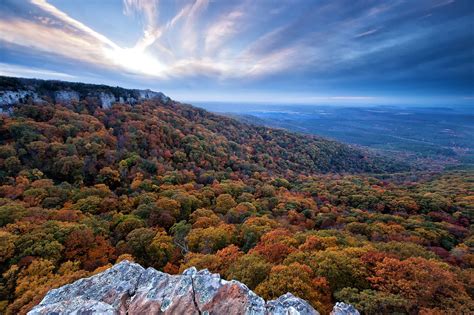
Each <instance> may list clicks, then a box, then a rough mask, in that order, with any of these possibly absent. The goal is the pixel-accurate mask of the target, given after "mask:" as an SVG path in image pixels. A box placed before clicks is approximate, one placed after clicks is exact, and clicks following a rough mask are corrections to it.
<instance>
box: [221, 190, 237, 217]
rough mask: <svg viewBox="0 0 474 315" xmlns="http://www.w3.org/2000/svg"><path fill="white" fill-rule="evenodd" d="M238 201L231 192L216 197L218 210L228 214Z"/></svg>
mask: <svg viewBox="0 0 474 315" xmlns="http://www.w3.org/2000/svg"><path fill="white" fill-rule="evenodd" d="M236 205H237V203H236V202H235V200H234V198H232V196H231V195H229V194H222V195H219V196H218V197H217V198H216V212H218V213H222V214H226V213H227V212H228V211H229V210H230V209H231V208H233V207H235V206H236Z"/></svg>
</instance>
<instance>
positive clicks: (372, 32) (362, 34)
mask: <svg viewBox="0 0 474 315" xmlns="http://www.w3.org/2000/svg"><path fill="white" fill-rule="evenodd" d="M377 32H378V28H373V29H371V30H368V31H365V32H362V33H359V34H356V35H355V36H354V37H355V38H360V37H365V36H369V35H372V34H374V33H377Z"/></svg>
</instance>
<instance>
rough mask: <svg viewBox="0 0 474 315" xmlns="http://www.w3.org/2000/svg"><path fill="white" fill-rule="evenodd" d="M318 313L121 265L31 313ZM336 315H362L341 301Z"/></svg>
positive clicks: (216, 284) (196, 275) (209, 278)
mask: <svg viewBox="0 0 474 315" xmlns="http://www.w3.org/2000/svg"><path fill="white" fill-rule="evenodd" d="M71 313H74V314H226V315H231V314H255V315H257V314H294V315H296V314H300V315H313V314H319V313H318V312H317V311H316V310H315V309H314V308H313V307H311V306H310V305H309V304H308V303H307V302H306V301H304V300H302V299H300V298H297V297H295V296H294V295H292V294H290V293H287V294H285V295H282V296H280V297H279V298H278V299H276V300H273V301H268V302H265V301H264V300H263V299H262V298H261V297H259V296H257V295H256V294H255V293H253V292H252V291H251V290H249V289H248V288H247V287H246V286H245V285H244V284H242V283H240V282H238V281H226V280H223V279H221V278H220V276H219V275H218V274H211V273H210V272H209V271H207V270H201V271H197V270H196V269H195V268H189V269H187V270H185V271H184V273H183V274H182V275H169V274H166V273H163V272H159V271H157V270H155V269H153V268H148V269H144V268H143V267H141V266H140V265H138V264H135V263H131V262H129V261H122V262H120V263H119V264H117V265H115V266H114V267H112V268H110V269H108V270H106V271H104V272H102V273H99V274H97V275H95V276H92V277H90V278H86V279H80V280H78V281H76V282H74V283H72V284H68V285H65V286H63V287H61V288H58V289H54V290H51V291H50V292H48V294H47V295H46V296H45V297H44V299H43V300H42V301H41V303H40V304H39V305H37V306H36V307H34V308H33V309H32V310H31V311H30V312H29V314H35V315H36V314H55V315H56V314H71ZM333 314H335V315H345V314H351V315H352V314H359V313H358V312H357V311H356V310H355V309H354V308H353V307H352V306H350V305H347V304H344V303H338V304H336V306H335V307H334V310H333Z"/></svg>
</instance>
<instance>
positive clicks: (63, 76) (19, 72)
mask: <svg viewBox="0 0 474 315" xmlns="http://www.w3.org/2000/svg"><path fill="white" fill-rule="evenodd" d="M0 75H5V76H21V77H26V78H40V79H41V78H45V79H60V80H71V79H74V78H76V77H75V76H73V75H70V74H67V73H63V72H57V71H51V70H48V69H42V68H32V67H25V66H20V65H12V64H7V63H0Z"/></svg>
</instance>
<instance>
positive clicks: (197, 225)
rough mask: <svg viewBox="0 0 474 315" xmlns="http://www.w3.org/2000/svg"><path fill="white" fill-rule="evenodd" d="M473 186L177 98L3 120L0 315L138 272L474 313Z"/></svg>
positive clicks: (326, 303)
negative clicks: (114, 273) (73, 285)
mask: <svg viewBox="0 0 474 315" xmlns="http://www.w3.org/2000/svg"><path fill="white" fill-rule="evenodd" d="M473 183H474V174H473V172H472V171H470V170H468V169H451V170H445V171H443V172H438V171H437V172H435V171H431V170H429V169H417V168H415V167H413V166H411V165H409V164H407V163H405V162H403V160H400V159H397V158H395V157H387V156H380V155H377V154H375V153H373V152H372V151H367V150H364V149H362V148H356V147H351V146H349V145H346V144H341V143H338V142H335V141H330V140H325V139H323V138H319V137H314V136H304V135H299V134H295V133H290V132H287V131H283V130H281V129H270V128H266V127H260V126H254V125H250V124H245V123H242V122H238V121H236V120H233V119H231V118H225V117H222V116H218V115H215V114H211V113H209V112H206V111H204V110H201V109H197V108H194V107H192V106H189V105H184V104H181V103H178V102H174V101H172V100H169V101H166V102H165V101H160V100H146V101H143V102H140V103H139V104H136V105H129V104H118V103H117V104H115V105H113V106H111V107H110V108H103V107H102V106H100V104H99V102H98V100H97V99H96V98H85V99H82V100H80V101H74V102H71V103H70V104H59V103H56V102H53V101H52V100H49V101H47V102H46V103H43V104H41V105H37V104H33V103H32V102H31V101H30V102H25V103H24V104H21V105H18V106H16V107H14V108H12V109H11V110H10V112H8V113H4V114H2V115H1V116H0V269H1V270H0V273H1V278H0V297H1V298H0V313H2V314H3V313H5V314H25V313H26V312H27V311H28V310H30V309H31V308H32V307H33V306H34V305H36V304H37V303H38V302H39V301H40V300H41V299H42V297H43V296H44V295H45V294H46V292H47V291H48V290H50V289H52V288H56V287H59V286H62V285H64V284H67V283H70V282H72V281H74V280H77V279H79V278H83V277H86V276H89V275H92V274H95V273H98V272H100V271H102V270H105V269H106V268H108V267H110V266H111V265H113V264H114V263H116V262H118V261H121V260H124V259H128V260H131V261H135V262H138V263H140V264H141V265H143V266H152V267H154V268H156V269H158V270H162V271H165V272H167V273H171V274H176V273H179V272H182V271H183V270H184V269H186V268H187V267H190V266H196V267H197V268H198V269H203V268H207V269H209V270H210V271H212V272H216V273H219V274H220V275H221V276H222V277H223V278H226V279H237V280H239V281H241V282H243V283H245V284H246V285H247V286H248V287H249V288H250V289H252V290H254V291H255V292H256V293H257V294H259V295H260V296H262V297H263V298H265V299H272V298H276V297H278V296H280V295H282V294H284V293H286V292H292V293H293V294H295V295H297V296H299V297H301V298H303V299H305V300H307V301H308V302H309V303H311V305H312V306H314V307H315V308H316V309H317V310H318V311H319V312H320V313H321V314H329V312H330V311H331V308H332V306H333V304H334V303H335V302H336V301H344V302H347V303H351V304H352V305H354V306H355V307H356V308H357V309H358V310H360V311H361V312H363V313H364V314H388V313H401V314H448V313H449V314H461V313H465V314H467V313H472V312H474V303H473V295H474V273H473V269H472V268H473V267H474V253H473V251H472V248H473V246H474V236H473V230H472V220H473V213H474V194H473Z"/></svg>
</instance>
